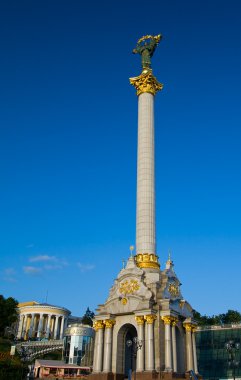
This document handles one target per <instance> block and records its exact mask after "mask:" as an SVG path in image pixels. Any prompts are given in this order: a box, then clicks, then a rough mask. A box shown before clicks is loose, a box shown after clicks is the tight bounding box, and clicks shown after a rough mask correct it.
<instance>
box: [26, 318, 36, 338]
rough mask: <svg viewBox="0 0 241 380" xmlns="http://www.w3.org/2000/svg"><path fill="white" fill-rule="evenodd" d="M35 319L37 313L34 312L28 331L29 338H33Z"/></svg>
mask: <svg viewBox="0 0 241 380" xmlns="http://www.w3.org/2000/svg"><path fill="white" fill-rule="evenodd" d="M34 319H35V314H34V313H33V314H31V323H30V328H29V332H28V337H29V338H32V335H33V328H34Z"/></svg>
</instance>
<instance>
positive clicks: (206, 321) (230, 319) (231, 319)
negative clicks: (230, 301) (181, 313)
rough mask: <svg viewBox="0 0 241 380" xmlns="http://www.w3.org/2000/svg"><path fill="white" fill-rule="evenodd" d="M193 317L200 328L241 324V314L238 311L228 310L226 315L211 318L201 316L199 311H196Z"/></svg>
mask: <svg viewBox="0 0 241 380" xmlns="http://www.w3.org/2000/svg"><path fill="white" fill-rule="evenodd" d="M193 316H194V319H195V320H196V321H197V323H198V325H199V326H213V325H224V324H232V323H240V322H241V314H240V313H239V312H238V311H236V310H228V311H227V313H226V314H218V315H212V316H211V317H210V316H207V315H201V314H200V313H199V312H198V311H196V310H194V311H193Z"/></svg>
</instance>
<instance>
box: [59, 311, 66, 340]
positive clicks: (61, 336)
mask: <svg viewBox="0 0 241 380" xmlns="http://www.w3.org/2000/svg"><path fill="white" fill-rule="evenodd" d="M64 323H65V317H64V316H62V318H61V325H60V336H59V339H63V333H64Z"/></svg>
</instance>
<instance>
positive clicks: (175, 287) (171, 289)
mask: <svg viewBox="0 0 241 380" xmlns="http://www.w3.org/2000/svg"><path fill="white" fill-rule="evenodd" d="M168 291H169V293H170V294H171V295H172V296H173V297H177V296H178V295H179V286H178V285H176V284H175V282H171V283H170V284H169V286H168Z"/></svg>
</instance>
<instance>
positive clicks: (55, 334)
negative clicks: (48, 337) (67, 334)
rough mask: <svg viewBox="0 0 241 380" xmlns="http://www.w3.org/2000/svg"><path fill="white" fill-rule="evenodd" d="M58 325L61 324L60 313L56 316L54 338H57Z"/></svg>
mask: <svg viewBox="0 0 241 380" xmlns="http://www.w3.org/2000/svg"><path fill="white" fill-rule="evenodd" d="M58 325H59V315H56V316H55V326H54V339H57V334H58Z"/></svg>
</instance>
